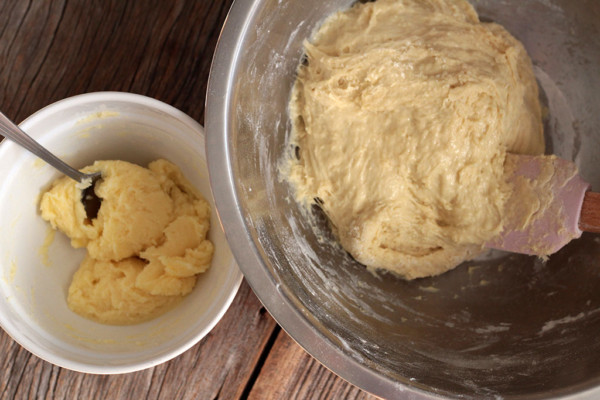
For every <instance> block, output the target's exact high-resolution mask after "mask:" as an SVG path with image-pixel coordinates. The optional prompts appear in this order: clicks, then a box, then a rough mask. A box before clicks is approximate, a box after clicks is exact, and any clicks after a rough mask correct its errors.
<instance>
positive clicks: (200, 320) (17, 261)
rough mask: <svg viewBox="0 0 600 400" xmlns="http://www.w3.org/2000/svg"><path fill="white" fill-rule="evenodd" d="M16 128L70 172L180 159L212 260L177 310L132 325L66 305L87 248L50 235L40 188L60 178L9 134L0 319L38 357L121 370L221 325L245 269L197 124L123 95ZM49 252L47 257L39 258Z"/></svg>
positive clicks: (83, 102) (94, 97)
mask: <svg viewBox="0 0 600 400" xmlns="http://www.w3.org/2000/svg"><path fill="white" fill-rule="evenodd" d="M20 126H21V128H22V129H23V130H24V131H25V132H27V133H29V134H30V135H31V136H32V137H33V138H34V139H36V140H37V141H39V142H40V143H41V144H42V145H44V146H46V147H47V148H48V149H49V150H50V151H52V152H54V153H55V154H56V155H57V156H59V157H61V158H62V159H63V160H65V161H66V162H67V163H69V164H71V165H72V166H74V167H76V168H81V167H83V166H85V165H88V164H91V163H93V161H94V160H101V159H119V160H125V161H130V162H134V163H137V164H140V165H143V166H146V165H147V164H148V163H149V162H150V161H153V160H155V159H157V158H166V159H168V160H170V161H172V162H174V163H175V164H177V165H178V166H179V167H180V168H181V170H182V171H183V173H184V175H185V176H186V177H187V178H188V179H189V180H190V181H191V182H192V183H193V184H194V185H195V186H196V187H197V188H198V189H199V190H200V192H201V193H202V194H203V195H204V197H205V198H206V199H207V200H208V201H209V202H210V203H211V206H212V219H211V223H212V224H211V230H210V233H209V237H210V239H211V241H212V242H213V243H214V245H215V254H214V257H213V261H212V266H211V268H210V269H209V271H208V272H206V273H204V274H201V275H200V276H199V278H198V283H197V285H196V287H195V289H194V290H193V292H192V293H191V294H190V295H188V296H187V297H186V298H185V300H184V301H183V303H181V304H180V305H178V306H177V307H176V308H175V309H173V310H171V311H169V312H168V313H166V314H164V315H162V316H161V317H159V318H157V319H154V320H152V321H149V322H146V323H142V324H138V325H131V326H109V325H102V324H98V323H95V322H92V321H90V320H87V319H84V318H82V317H80V316H79V315H77V314H75V313H73V312H72V311H71V310H70V309H69V308H68V307H67V303H66V297H67V290H68V287H69V284H70V280H71V276H72V275H73V273H74V272H75V270H76V269H77V268H78V266H79V263H80V261H81V260H82V258H83V256H84V254H85V250H84V249H77V250H75V249H73V248H72V247H71V246H70V244H69V240H68V239H67V237H66V236H64V235H63V234H62V233H58V232H57V233H56V235H55V237H54V240H53V242H52V244H51V245H50V246H49V247H48V248H47V251H44V250H43V248H44V246H43V245H44V241H45V240H46V238H47V237H48V229H49V225H48V223H46V222H45V221H43V220H42V219H41V217H40V215H39V211H38V203H39V195H40V192H41V191H42V190H44V189H45V188H47V187H48V186H49V184H50V183H51V182H52V181H53V180H54V179H56V178H58V177H59V176H60V173H59V172H57V171H56V170H55V169H54V168H52V167H51V166H49V165H47V164H46V163H44V162H43V161H41V160H40V159H38V158H37V157H35V156H34V155H32V154H30V153H28V152H27V151H25V150H23V149H21V148H20V147H19V146H17V145H16V144H14V143H12V142H10V141H9V140H4V141H3V142H2V143H1V144H0V204H1V205H2V209H1V213H0V229H1V231H2V234H1V235H0V324H1V325H2V327H3V328H4V330H5V331H6V332H7V333H8V334H9V335H10V336H11V337H12V338H13V339H15V340H16V341H17V342H18V343H20V344H21V345H22V346H23V347H25V348H26V349H27V350H29V351H30V352H32V353H33V354H35V355H37V356H38V357H40V358H42V359H44V360H47V361H49V362H51V363H53V364H56V365H58V366H61V367H65V368H68V369H72V370H76V371H81V372H89V373H101V374H112V373H124V372H131V371H136V370H140V369H144V368H148V367H151V366H154V365H156V364H159V363H162V362H164V361H167V360H169V359H171V358H173V357H175V356H177V355H179V354H181V353H182V352H184V351H185V350H187V349H189V348H190V347H191V346H193V345H194V344H195V343H197V342H198V341H199V340H200V339H202V338H203V337H204V336H205V335H206V334H207V333H208V332H209V331H210V330H211V329H212V328H213V327H214V326H215V325H216V323H217V322H218V321H219V319H220V318H221V317H222V315H223V314H224V313H225V311H226V309H227V308H228V307H229V305H230V304H231V302H232V300H233V298H234V296H235V294H236V292H237V290H238V288H239V285H240V283H241V280H242V275H241V273H240V271H239V269H238V268H237V265H236V264H235V261H234V259H233V257H232V255H231V252H230V250H229V247H228V245H227V241H226V239H225V236H224V234H223V232H222V230H221V226H220V224H219V221H218V218H217V215H216V207H215V206H214V203H213V200H212V196H211V191H210V186H209V180H208V172H207V167H206V161H205V149H204V133H203V129H202V126H201V125H199V124H198V123H197V122H195V121H194V120H193V119H191V118H190V117H188V116H187V115H185V114H184V113H182V112H180V111H178V110H177V109H175V108H173V107H171V106H169V105H167V104H164V103H162V102H160V101H157V100H154V99H151V98H148V97H144V96H140V95H134V94H130V93H117V92H101V93H89V94H84V95H79V96H75V97H71V98H68V99H65V100H62V101H59V102H57V103H54V104H52V105H50V106H48V107H46V108H44V109H42V110H40V111H38V112H36V113H35V114H33V115H32V116H31V117H29V118H27V119H26V120H25V121H24V122H23V123H22V124H21V125H20ZM45 258H46V259H45Z"/></svg>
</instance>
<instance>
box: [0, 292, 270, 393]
mask: <svg viewBox="0 0 600 400" xmlns="http://www.w3.org/2000/svg"><path fill="white" fill-rule="evenodd" d="M275 327H276V323H275V321H274V320H273V319H272V318H271V316H270V315H269V314H268V313H267V312H266V311H265V310H264V308H263V307H262V305H261V304H260V302H259V301H258V299H257V298H256V296H255V295H254V294H253V293H252V291H251V289H250V287H249V286H248V285H247V284H246V283H245V282H244V283H243V285H242V287H241V288H240V292H239V293H238V296H236V298H235V300H234V303H233V304H232V306H231V307H230V309H229V310H228V311H227V313H226V314H225V316H224V317H223V319H222V320H221V321H220V322H219V323H218V324H217V326H216V327H215V329H213V330H212V331H211V332H210V333H209V334H208V335H207V336H206V338H204V339H203V340H202V341H200V343H198V344H197V345H195V346H194V347H192V348H191V349H190V350H188V351H187V352H185V353H183V354H182V355H181V356H179V357H177V358H175V359H173V360H171V361H169V362H166V363H164V364H161V365H158V366H156V367H154V368H150V369H146V370H144V371H139V372H134V373H130V374H120V375H91V374H83V373H79V372H74V371H69V370H66V369H63V368H59V367H56V366H54V365H52V364H50V363H48V362H46V361H43V360H41V359H39V358H37V357H36V356H34V355H32V354H30V353H29V352H28V351H27V350H25V349H23V348H22V347H21V346H19V345H18V344H17V343H15V342H14V341H13V340H12V339H10V338H9V337H8V335H7V334H6V333H4V332H2V333H1V334H0V352H1V354H2V355H3V357H2V361H1V362H0V398H1V399H7V400H8V399H15V398H17V399H25V398H45V399H75V398H81V399H88V398H93V399H117V400H118V399H137V398H142V397H143V398H147V399H239V398H241V397H242V393H243V392H244V390H245V388H246V385H247V384H248V383H249V380H250V378H251V376H252V372H253V370H254V368H255V365H256V364H257V362H258V360H259V358H260V357H261V354H262V353H263V350H264V349H265V346H266V345H267V342H268V340H269V337H270V335H271V333H272V332H273V330H274V329H275Z"/></svg>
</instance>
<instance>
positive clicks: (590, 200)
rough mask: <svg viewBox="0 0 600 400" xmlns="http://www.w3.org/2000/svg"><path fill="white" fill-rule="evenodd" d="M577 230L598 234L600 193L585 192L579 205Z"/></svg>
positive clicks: (599, 230) (599, 225) (599, 227)
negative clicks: (579, 212) (579, 213)
mask: <svg viewBox="0 0 600 400" xmlns="http://www.w3.org/2000/svg"><path fill="white" fill-rule="evenodd" d="M579 229H581V230H582V231H586V232H596V233H600V193H594V192H587V193H586V194H585V197H584V198H583V204H582V205H581V215H580V216H579Z"/></svg>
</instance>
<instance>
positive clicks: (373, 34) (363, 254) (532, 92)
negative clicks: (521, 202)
mask: <svg viewBox="0 0 600 400" xmlns="http://www.w3.org/2000/svg"><path fill="white" fill-rule="evenodd" d="M305 51H306V57H307V59H306V61H307V62H306V63H305V64H303V65H301V66H300V67H299V69H298V78H297V80H296V83H295V85H294V88H293V92H292V97H291V100H290V115H291V119H292V123H293V130H292V136H291V143H292V145H293V146H292V149H293V150H292V151H291V155H290V158H289V165H288V167H287V170H286V172H285V173H286V175H287V178H288V179H289V181H290V182H291V183H292V185H293V187H294V189H295V195H296V198H297V200H298V201H300V202H302V203H303V204H305V205H310V204H311V203H312V202H314V201H315V199H318V202H319V203H320V206H321V207H322V209H323V210H324V212H325V213H326V214H327V216H328V217H329V220H330V221H331V224H332V226H333V228H334V231H335V232H336V233H337V236H338V238H339V241H340V243H341V244H342V246H343V247H344V248H345V249H346V250H347V251H348V252H349V253H350V254H352V256H353V257H354V258H356V259H357V260H358V261H359V262H361V263H363V264H365V265H367V266H368V267H370V268H375V269H386V270H389V271H393V272H395V273H397V274H399V275H400V276H402V277H404V278H407V279H413V278H418V277H425V276H431V275H436V274H439V273H442V272H444V271H447V270H449V269H451V268H453V267H454V266H456V265H458V264H459V263H461V262H462V261H464V260H466V259H469V258H472V257H473V256H475V255H477V254H478V253H479V252H480V251H481V250H482V248H483V243H485V242H486V241H487V240H488V239H490V238H492V237H494V236H495V235H498V234H499V233H500V231H501V230H502V226H503V209H504V204H505V202H506V200H507V198H508V196H509V194H510V191H511V188H510V186H509V184H508V183H507V182H505V181H504V179H503V164H504V160H505V156H506V153H507V152H512V153H519V154H540V153H542V152H543V150H544V139H543V127H542V121H541V111H540V106H539V103H538V88H537V84H536V81H535V77H534V74H533V72H532V66H531V61H530V59H529V57H528V56H527V54H526V52H525V50H524V48H523V46H522V45H521V43H520V42H518V41H517V40H516V39H515V38H514V37H512V36H511V35H510V34H509V33H508V32H507V31H506V30H505V29H503V28H502V27H501V26H499V25H497V24H494V23H480V22H479V19H478V16H477V14H476V12H475V11H474V9H473V7H472V6H471V5H469V3H467V2H466V1H463V0H377V1H375V2H368V3H364V4H363V3H357V4H356V5H355V6H353V7H352V8H350V9H348V10H346V11H343V12H339V13H337V14H334V15H333V16H331V17H329V18H328V19H327V20H326V21H325V23H324V24H323V25H322V26H321V28H320V29H319V30H318V31H317V32H316V34H315V35H314V37H313V38H312V39H311V41H310V42H307V43H305ZM296 146H297V148H296Z"/></svg>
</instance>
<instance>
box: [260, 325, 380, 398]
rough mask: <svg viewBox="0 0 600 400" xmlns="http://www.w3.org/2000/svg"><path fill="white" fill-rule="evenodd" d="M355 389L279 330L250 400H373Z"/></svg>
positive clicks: (368, 395)
mask: <svg viewBox="0 0 600 400" xmlns="http://www.w3.org/2000/svg"><path fill="white" fill-rule="evenodd" d="M377 398H378V397H375V396H372V395H370V394H367V393H366V392H363V391H361V390H359V389H358V388H357V387H356V386H353V385H352V384H350V383H348V382H346V381H344V380H343V379H341V378H339V377H337V376H335V375H334V374H333V373H331V372H330V371H329V370H328V369H327V368H325V367H324V366H323V365H321V364H320V363H319V362H318V361H317V360H315V359H314V358H312V357H311V356H310V355H309V354H308V353H306V352H305V351H304V350H303V349H302V348H301V347H300V346H298V345H297V344H296V342H294V340H293V339H292V338H291V337H290V336H289V335H287V334H286V333H285V332H284V331H281V332H280V333H279V334H278V335H277V339H276V341H275V344H274V345H273V348H272V349H271V351H270V352H269V355H268V357H267V359H266V362H265V364H264V365H263V366H262V369H261V371H260V374H259V376H258V379H257V381H256V383H255V384H254V386H253V388H252V391H251V392H250V396H249V399H252V400H261V399H290V400H294V399H296V400H300V399H347V400H375V399H377Z"/></svg>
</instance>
